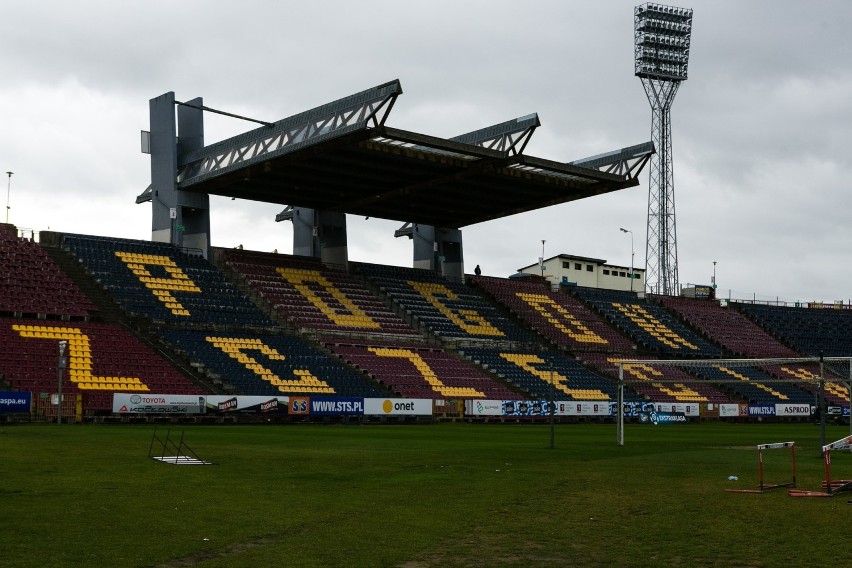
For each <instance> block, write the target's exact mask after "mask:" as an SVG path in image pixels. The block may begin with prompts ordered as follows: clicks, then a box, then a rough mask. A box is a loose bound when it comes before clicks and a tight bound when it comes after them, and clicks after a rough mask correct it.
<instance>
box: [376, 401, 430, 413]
mask: <svg viewBox="0 0 852 568" xmlns="http://www.w3.org/2000/svg"><path fill="white" fill-rule="evenodd" d="M364 414H369V415H407V416H432V400H431V399H428V398H426V399H422V398H418V399H412V398H365V399H364Z"/></svg>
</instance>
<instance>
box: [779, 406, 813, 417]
mask: <svg viewBox="0 0 852 568" xmlns="http://www.w3.org/2000/svg"><path fill="white" fill-rule="evenodd" d="M810 415H811V405H810V404H776V405H775V416H810Z"/></svg>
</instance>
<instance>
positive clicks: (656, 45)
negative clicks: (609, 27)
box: [634, 3, 692, 81]
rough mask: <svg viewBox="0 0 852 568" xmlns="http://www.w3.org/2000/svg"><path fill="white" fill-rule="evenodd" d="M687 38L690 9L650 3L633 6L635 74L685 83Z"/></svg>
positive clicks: (689, 33) (690, 15) (688, 35)
mask: <svg viewBox="0 0 852 568" xmlns="http://www.w3.org/2000/svg"><path fill="white" fill-rule="evenodd" d="M691 38H692V9H691V8H676V7H674V6H663V5H661V4H651V3H648V4H642V5H641V6H637V7H636V8H635V10H634V39H635V42H634V54H635V71H636V75H638V76H640V77H650V78H655V79H663V80H669V81H684V80H686V78H687V68H688V65H689V46H690V40H691Z"/></svg>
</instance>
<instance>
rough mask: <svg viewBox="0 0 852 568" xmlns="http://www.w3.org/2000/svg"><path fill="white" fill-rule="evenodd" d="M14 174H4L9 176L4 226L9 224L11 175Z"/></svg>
mask: <svg viewBox="0 0 852 568" xmlns="http://www.w3.org/2000/svg"><path fill="white" fill-rule="evenodd" d="M14 173H15V172H6V175H7V176H9V184H8V185H7V186H6V224H7V225H8V224H9V209H10V207H9V195H10V194H11V193H12V174H14Z"/></svg>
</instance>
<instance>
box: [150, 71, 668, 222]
mask: <svg viewBox="0 0 852 568" xmlns="http://www.w3.org/2000/svg"><path fill="white" fill-rule="evenodd" d="M400 94H402V87H401V86H400V83H399V81H391V82H389V83H385V84H383V85H379V86H377V87H374V88H372V89H368V90H366V91H363V92H360V93H357V94H354V95H351V96H349V97H346V98H343V99H340V100H338V101H335V102H332V103H329V104H326V105H323V106H321V107H317V108H315V109H313V110H309V111H306V112H303V113H301V114H298V115H295V116H292V117H289V118H285V119H282V120H279V121H278V122H275V123H263V126H261V127H260V128H257V129H255V130H252V131H249V132H246V133H244V134H241V135H238V136H235V137H233V138H230V139H227V140H224V141H222V142H219V143H216V144H212V145H210V146H206V147H204V148H201V149H199V150H197V151H194V152H189V153H186V154H183V155H179V156H178V172H177V188H178V189H180V190H183V191H187V192H199V193H207V194H210V195H222V196H228V197H235V198H239V199H248V200H253V201H263V202H269V203H279V204H282V205H291V206H299V207H308V208H312V209H317V210H326V211H339V212H344V213H352V214H357V215H363V216H365V217H377V218H384V219H393V220H398V221H403V222H410V223H421V224H427V225H434V226H441V227H454V228H461V227H464V226H467V225H472V224H474V223H480V222H483V221H488V220H492V219H498V218H501V217H505V216H507V215H511V214H514V213H521V212H524V211H530V210H534V209H539V208H542V207H547V206H549V205H556V204H559V203H565V202H568V201H573V200H576V199H582V198H586V197H591V196H595V195H600V194H603V193H608V192H611V191H616V190H619V189H623V188H627V187H633V186H636V185H638V183H639V182H638V180H637V176H638V174H639V172H640V171H641V169H642V168H643V167H644V165H645V163H646V162H647V161H648V159H649V158H650V155H651V154H653V152H654V148H653V145H652V144H651V143H650V142H647V143H645V144H640V145H637V146H633V147H629V148H624V149H622V150H617V151H615V152H610V153H608V154H602V155H600V156H595V157H592V158H588V159H585V160H578V161H575V162H572V163H561V162H556V161H552V160H545V159H542V158H535V157H533V156H528V155H525V154H524V153H523V150H524V148H525V146H526V144H527V142H528V141H529V138H530V136H531V135H532V133H533V131H534V130H535V129H536V128H537V127H538V126H539V125H540V123H539V120H538V116H537V115H535V114H532V115H529V116H526V117H522V118H518V119H515V120H510V121H507V122H505V123H502V124H498V125H494V126H491V127H488V128H484V129H482V130H477V131H475V132H470V133H468V134H464V135H462V136H458V137H456V138H452V139H443V138H438V137H434V136H428V135H425V134H418V133H415V132H408V131H405V130H399V129H396V128H391V127H390V126H387V125H386V124H385V122H386V120H387V117H388V115H389V113H390V111H391V109H392V108H393V105H394V103H395V101H396V98H397V97H398V96H399V95H400ZM176 104H187V103H179V102H176ZM202 108H203V110H212V109H208V108H206V107H202ZM258 122H259V121H258ZM145 197H146V195H145V194H143V195H141V196H140V197H139V199H138V200H137V201H139V200H147V199H145Z"/></svg>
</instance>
